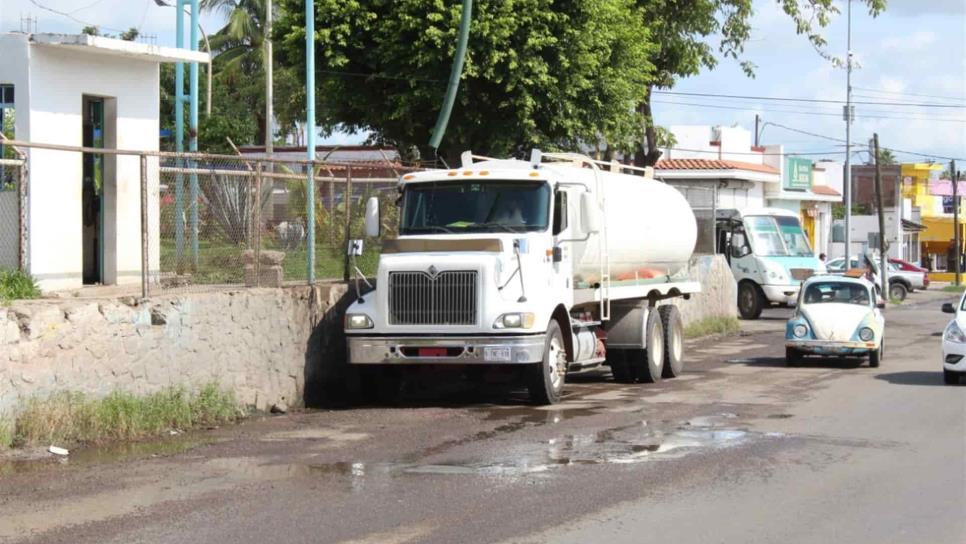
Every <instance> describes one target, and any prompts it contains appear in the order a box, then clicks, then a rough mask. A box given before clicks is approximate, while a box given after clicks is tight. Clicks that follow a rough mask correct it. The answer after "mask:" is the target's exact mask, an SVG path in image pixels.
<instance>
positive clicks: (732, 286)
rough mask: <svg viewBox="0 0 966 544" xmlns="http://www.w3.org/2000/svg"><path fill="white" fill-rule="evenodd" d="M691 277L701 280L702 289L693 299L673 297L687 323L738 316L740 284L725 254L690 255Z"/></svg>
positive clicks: (685, 324)
mask: <svg viewBox="0 0 966 544" xmlns="http://www.w3.org/2000/svg"><path fill="white" fill-rule="evenodd" d="M688 278H689V279H690V280H691V281H696V282H698V283H700V284H701V292H700V293H698V294H696V295H692V296H691V299H690V300H684V299H683V298H676V299H670V300H667V301H665V302H663V304H674V305H676V306H677V307H678V308H679V309H680V310H681V318H682V319H683V320H684V326H685V327H686V326H688V325H690V324H691V323H696V322H698V321H701V320H702V319H706V318H709V317H737V316H738V284H737V283H736V282H735V277H734V275H733V274H732V273H731V267H730V266H728V261H727V260H725V258H724V255H698V256H695V257H692V258H691V263H690V265H689V267H688Z"/></svg>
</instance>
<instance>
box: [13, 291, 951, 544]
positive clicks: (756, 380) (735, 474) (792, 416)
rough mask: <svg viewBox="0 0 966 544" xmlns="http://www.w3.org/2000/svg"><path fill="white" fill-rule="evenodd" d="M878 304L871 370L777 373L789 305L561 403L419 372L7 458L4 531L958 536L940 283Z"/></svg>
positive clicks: (612, 537) (482, 537) (34, 534)
mask: <svg viewBox="0 0 966 544" xmlns="http://www.w3.org/2000/svg"><path fill="white" fill-rule="evenodd" d="M925 298H928V299H929V300H930V302H923V303H920V304H917V303H916V300H922V298H918V299H917V297H915V296H914V297H912V298H911V299H910V301H909V302H910V304H905V305H903V306H901V307H898V308H890V309H889V310H888V311H887V317H886V319H887V324H886V342H887V354H886V357H885V358H884V360H883V364H882V366H881V367H880V368H878V369H871V368H868V366H867V365H865V364H864V363H863V364H861V365H859V364H857V363H856V362H855V361H823V362H810V363H806V364H805V365H803V366H801V367H796V368H787V367H786V366H785V364H784V360H783V353H784V352H783V347H782V345H783V344H782V340H783V332H782V331H783V325H784V318H785V317H786V316H787V314H788V310H769V311H768V312H766V314H765V319H763V320H761V321H758V322H754V323H747V324H746V330H745V332H744V333H743V334H742V335H740V336H734V337H727V338H718V339H705V340H701V341H696V342H691V343H689V344H688V347H687V355H688V357H689V359H688V366H687V368H686V373H685V374H684V375H683V376H682V377H680V378H678V379H674V380H667V381H665V382H663V383H660V384H657V385H634V386H628V385H624V386H620V385H617V384H614V383H613V382H612V381H611V379H610V376H609V374H608V373H607V372H606V371H604V372H596V373H590V374H586V375H579V376H574V377H572V379H571V383H570V385H569V387H568V393H567V395H566V400H565V402H563V403H562V404H560V405H558V406H554V407H551V408H535V407H531V406H527V405H526V404H525V398H526V397H525V394H524V392H523V391H518V390H515V389H513V388H512V387H509V386H499V385H495V386H490V387H488V388H487V389H486V390H485V391H482V392H476V393H473V392H471V391H469V390H467V389H466V388H465V387H451V388H442V389H440V388H438V387H430V386H423V387H422V388H419V387H417V388H414V389H412V390H411V391H410V392H409V397H408V399H407V400H406V401H405V402H404V404H403V405H402V406H401V407H397V408H354V409H345V410H338V411H308V412H302V413H296V414H289V415H285V416H277V417H270V418H263V419H259V420H255V421H250V422H247V423H245V424H243V425H239V426H236V427H231V428H223V429H217V430H212V431H207V432H204V433H198V434H191V435H179V436H175V437H172V438H170V439H166V440H164V441H161V442H151V443H144V444H136V445H132V446H126V447H115V448H110V449H101V450H88V451H78V452H75V453H72V456H71V457H70V459H69V460H68V461H65V462H57V461H54V460H48V461H43V462H36V461H34V462H10V461H9V460H8V461H6V462H4V461H0V542H17V543H20V542H45V543H59V542H71V543H85V542H92V543H93V542H97V543H101V542H107V543H125V544H130V543H135V542H211V543H245V542H259V543H261V542H285V543H286V544H291V543H301V542H351V543H404V542H447V543H448V542H461V543H474V542H575V543H576V542H580V543H587V542H608V543H611V542H613V543H619V542H634V543H638V542H651V541H654V542H658V541H660V542H674V543H691V542H694V543H707V542H728V543H730V542H735V543H753V542H782V543H787V542H794V543H799V542H815V543H822V544H825V543H829V542H848V543H863V542H870V543H871V542H875V543H877V544H882V543H889V542H902V543H906V542H917V543H918V542H923V543H925V542H928V543H933V544H940V543H957V544H960V543H962V542H966V387H947V386H943V385H942V376H941V370H940V365H939V358H940V344H939V342H940V340H939V338H938V334H939V333H940V331H941V330H942V328H943V326H944V325H945V323H946V322H947V316H945V315H944V314H942V313H940V312H939V311H938V307H939V304H940V302H941V301H942V300H946V299H949V300H951V299H952V297H948V298H944V297H942V296H941V295H938V294H935V293H927V295H926V297H925Z"/></svg>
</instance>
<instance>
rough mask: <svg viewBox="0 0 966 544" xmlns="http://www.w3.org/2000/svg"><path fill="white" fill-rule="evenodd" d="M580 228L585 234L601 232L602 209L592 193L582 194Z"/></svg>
mask: <svg viewBox="0 0 966 544" xmlns="http://www.w3.org/2000/svg"><path fill="white" fill-rule="evenodd" d="M580 226H581V229H583V231H584V234H597V233H598V232H600V208H599V207H598V206H597V199H596V198H594V195H593V194H591V193H581V194H580Z"/></svg>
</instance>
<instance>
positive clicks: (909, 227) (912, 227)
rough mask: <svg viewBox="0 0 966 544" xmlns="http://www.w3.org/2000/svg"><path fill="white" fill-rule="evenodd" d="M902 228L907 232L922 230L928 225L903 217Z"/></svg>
mask: <svg viewBox="0 0 966 544" xmlns="http://www.w3.org/2000/svg"><path fill="white" fill-rule="evenodd" d="M902 230H904V231H906V232H922V231H924V230H926V226H925V225H921V224H919V223H916V222H915V221H909V220H908V219H903V220H902Z"/></svg>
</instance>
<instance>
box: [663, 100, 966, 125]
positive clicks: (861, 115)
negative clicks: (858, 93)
mask: <svg viewBox="0 0 966 544" xmlns="http://www.w3.org/2000/svg"><path fill="white" fill-rule="evenodd" d="M652 103H653V104H674V105H679V106H694V107H699V108H713V109H723V110H737V111H746V112H756V111H762V112H766V111H767V112H773V113H784V114H788V115H805V116H818V117H841V116H842V114H841V113H830V112H822V111H799V110H780V109H773V108H769V109H766V108H749V107H741V106H724V105H719V104H700V103H696V102H677V101H665V100H653V101H652ZM872 113H876V112H874V111H873V112H872ZM854 117H856V118H860V119H898V120H906V121H936V122H940V123H966V119H949V118H945V117H923V116H909V115H871V114H865V113H861V112H860V113H856V114H855V116H854Z"/></svg>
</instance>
